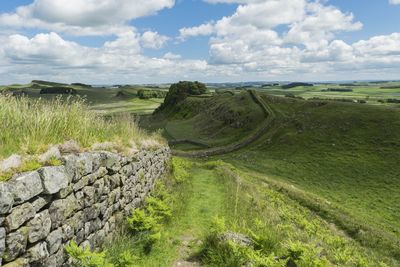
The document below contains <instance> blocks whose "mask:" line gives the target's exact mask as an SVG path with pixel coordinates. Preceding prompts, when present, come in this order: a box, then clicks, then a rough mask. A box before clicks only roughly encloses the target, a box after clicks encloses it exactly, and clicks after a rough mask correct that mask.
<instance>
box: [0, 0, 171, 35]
mask: <svg viewBox="0 0 400 267" xmlns="http://www.w3.org/2000/svg"><path fill="white" fill-rule="evenodd" d="M174 3H175V1H174V0H147V1H136V0H34V1H33V3H32V4H30V5H26V6H20V7H18V8H17V9H16V11H15V12H14V13H3V14H0V26H3V27H16V28H21V27H24V28H41V29H47V30H52V31H59V32H60V31H62V32H67V33H69V34H75V35H101V34H113V33H121V32H124V31H126V30H127V27H128V26H127V25H126V22H128V21H130V20H132V19H135V18H139V17H143V16H148V15H151V14H154V13H156V12H157V11H159V10H162V9H164V8H171V7H172V6H173V5H174Z"/></svg>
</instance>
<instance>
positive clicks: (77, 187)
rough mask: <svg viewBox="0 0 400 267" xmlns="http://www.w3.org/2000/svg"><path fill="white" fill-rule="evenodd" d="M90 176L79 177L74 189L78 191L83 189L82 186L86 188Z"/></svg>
mask: <svg viewBox="0 0 400 267" xmlns="http://www.w3.org/2000/svg"><path fill="white" fill-rule="evenodd" d="M89 178H90V177H89V176H88V175H87V176H84V177H82V178H81V179H79V180H78V181H77V182H76V183H75V184H74V185H73V186H72V188H73V189H74V191H75V192H76V191H78V190H81V189H82V188H84V187H85V186H87V185H88V184H89Z"/></svg>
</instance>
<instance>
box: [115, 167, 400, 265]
mask: <svg viewBox="0 0 400 267" xmlns="http://www.w3.org/2000/svg"><path fill="white" fill-rule="evenodd" d="M173 192H174V198H175V203H176V205H175V206H174V208H173V218H172V219H171V221H170V222H169V223H168V224H167V225H165V226H163V227H162V229H161V233H162V237H161V240H160V241H158V242H157V243H156V244H155V245H154V247H153V249H152V250H151V252H150V253H149V254H141V253H140V251H136V249H135V248H136V246H135V244H134V243H130V239H129V238H126V237H125V238H124V239H123V241H124V242H122V244H121V242H119V244H118V251H119V252H120V251H121V249H125V250H129V251H130V252H131V253H134V254H136V255H138V254H140V255H141V256H140V260H138V261H137V264H138V265H139V266H171V265H173V264H175V265H174V266H180V265H177V263H178V262H179V263H183V262H185V261H192V260H194V261H198V262H202V263H203V264H205V265H206V266H232V267H236V266H237V267H239V266H241V265H236V264H232V263H231V264H227V263H226V262H225V263H224V262H216V261H215V259H212V258H209V257H204V256H202V254H201V253H200V254H199V252H200V251H201V248H202V243H201V241H200V240H204V238H205V237H206V236H208V235H209V234H210V227H211V226H212V225H213V222H214V220H215V216H218V217H219V218H225V222H226V229H225V230H224V231H234V232H238V233H243V234H249V233H250V232H252V233H253V234H255V235H259V236H262V238H263V240H264V241H265V242H266V244H268V245H267V246H266V247H264V250H263V252H262V253H263V254H265V255H271V254H273V255H276V256H278V257H287V256H288V255H289V254H288V253H289V251H290V249H293V248H294V247H297V248H299V247H300V248H301V250H304V253H306V254H307V256H306V257H305V258H304V259H303V260H299V264H300V265H299V266H379V265H378V264H379V262H386V263H388V264H390V265H389V266H395V264H397V263H396V262H394V261H391V259H388V258H385V257H382V255H380V254H376V253H375V252H374V251H372V250H365V249H364V248H362V247H360V246H359V245H358V244H357V243H356V242H354V241H353V240H351V239H350V238H348V237H346V236H345V235H344V234H343V233H342V232H340V231H339V230H337V229H336V228H335V227H334V226H332V225H330V224H328V223H326V222H325V221H323V220H321V219H320V218H319V217H318V216H316V215H315V214H314V213H313V212H310V211H309V210H307V209H306V208H304V207H302V206H300V205H299V204H298V203H297V202H296V201H293V200H291V199H290V198H288V197H287V196H285V195H284V194H281V193H279V192H277V191H275V190H274V189H273V188H270V186H269V184H268V182H267V181H266V180H265V179H263V178H262V177H258V176H253V175H249V174H248V173H247V172H241V171H238V170H237V169H235V168H233V167H232V166H230V165H228V164H225V163H223V162H204V163H202V164H196V165H195V167H193V168H192V169H191V170H190V177H189V179H187V180H186V181H184V183H183V184H180V185H179V186H178V187H175V188H174V191H173ZM121 246H122V248H121ZM203 248H204V247H203ZM108 249H109V251H110V253H111V254H112V253H115V248H113V247H111V248H108ZM214 253H215V254H218V253H224V255H225V256H224V257H226V251H225V252H224V251H214ZM207 264H208V265H207ZM189 266H190V265H189ZM382 266H384V265H382Z"/></svg>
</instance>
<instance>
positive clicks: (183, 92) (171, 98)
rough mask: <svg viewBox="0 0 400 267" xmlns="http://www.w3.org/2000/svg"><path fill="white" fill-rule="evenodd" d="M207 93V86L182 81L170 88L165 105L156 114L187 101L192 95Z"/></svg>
mask: <svg viewBox="0 0 400 267" xmlns="http://www.w3.org/2000/svg"><path fill="white" fill-rule="evenodd" d="M206 92H207V87H206V85H205V84H203V83H200V82H197V81H196V82H188V81H183V82H182V81H181V82H179V83H174V84H172V85H171V86H170V88H169V91H168V94H167V95H166V97H165V100H164V103H163V104H162V105H161V106H160V107H159V108H157V109H156V111H155V112H156V113H157V112H160V111H161V110H164V109H165V108H167V107H169V106H173V105H176V104H177V103H179V102H181V101H183V100H185V99H186V98H187V97H188V96H190V95H202V94H205V93H206Z"/></svg>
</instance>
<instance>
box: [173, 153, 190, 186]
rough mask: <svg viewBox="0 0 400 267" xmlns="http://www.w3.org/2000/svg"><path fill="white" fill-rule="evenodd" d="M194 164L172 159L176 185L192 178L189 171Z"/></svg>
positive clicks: (176, 158)
mask: <svg viewBox="0 0 400 267" xmlns="http://www.w3.org/2000/svg"><path fill="white" fill-rule="evenodd" d="M191 167H192V163H191V162H190V161H188V160H186V159H183V158H178V157H173V158H172V171H173V179H174V181H175V182H176V183H182V182H184V181H186V180H187V179H188V178H189V177H190V173H189V169H190V168H191Z"/></svg>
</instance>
